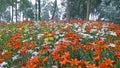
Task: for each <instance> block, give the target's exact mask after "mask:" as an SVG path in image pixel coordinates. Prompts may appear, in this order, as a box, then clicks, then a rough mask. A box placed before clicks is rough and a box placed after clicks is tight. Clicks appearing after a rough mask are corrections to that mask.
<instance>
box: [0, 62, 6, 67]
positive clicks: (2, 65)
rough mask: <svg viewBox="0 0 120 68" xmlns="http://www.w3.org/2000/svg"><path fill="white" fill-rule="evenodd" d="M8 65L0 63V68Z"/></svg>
mask: <svg viewBox="0 0 120 68" xmlns="http://www.w3.org/2000/svg"><path fill="white" fill-rule="evenodd" d="M7 64H8V63H7V62H2V63H0V68H4V66H5V65H7Z"/></svg>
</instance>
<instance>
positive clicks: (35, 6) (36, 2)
mask: <svg viewBox="0 0 120 68" xmlns="http://www.w3.org/2000/svg"><path fill="white" fill-rule="evenodd" d="M35 5H36V6H35V7H36V12H35V16H36V21H37V20H38V15H37V14H38V12H37V10H38V4H37V0H36V2H35Z"/></svg>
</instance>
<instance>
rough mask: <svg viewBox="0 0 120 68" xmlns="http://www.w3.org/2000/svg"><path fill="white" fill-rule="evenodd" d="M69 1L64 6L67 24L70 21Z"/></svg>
mask: <svg viewBox="0 0 120 68" xmlns="http://www.w3.org/2000/svg"><path fill="white" fill-rule="evenodd" d="M69 2H70V1H69V0H67V6H66V20H67V22H69V20H70V10H69Z"/></svg>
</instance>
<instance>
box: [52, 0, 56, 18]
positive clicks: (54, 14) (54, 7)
mask: <svg viewBox="0 0 120 68" xmlns="http://www.w3.org/2000/svg"><path fill="white" fill-rule="evenodd" d="M54 4H55V5H54V11H53V15H52V19H54V17H55V12H56V8H57V0H55V3H54Z"/></svg>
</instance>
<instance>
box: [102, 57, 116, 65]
mask: <svg viewBox="0 0 120 68" xmlns="http://www.w3.org/2000/svg"><path fill="white" fill-rule="evenodd" d="M103 62H104V63H105V64H106V65H110V66H113V62H114V61H113V60H111V59H110V58H105V60H104V61H103Z"/></svg>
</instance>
